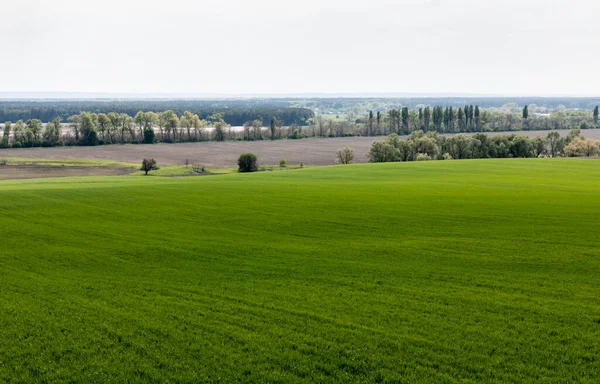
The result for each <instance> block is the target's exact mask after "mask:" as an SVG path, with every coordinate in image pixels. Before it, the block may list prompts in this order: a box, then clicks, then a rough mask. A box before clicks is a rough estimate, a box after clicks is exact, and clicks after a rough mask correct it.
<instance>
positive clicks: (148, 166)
mask: <svg viewBox="0 0 600 384" xmlns="http://www.w3.org/2000/svg"><path fill="white" fill-rule="evenodd" d="M158 169H159V168H158V165H157V164H156V160H154V159H144V160H142V167H141V168H140V171H144V172H145V173H144V174H145V175H147V174H148V172H150V171H156V170H158Z"/></svg>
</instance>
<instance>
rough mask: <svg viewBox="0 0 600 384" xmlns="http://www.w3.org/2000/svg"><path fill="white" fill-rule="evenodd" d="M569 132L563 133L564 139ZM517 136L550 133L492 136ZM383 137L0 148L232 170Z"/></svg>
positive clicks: (310, 157) (321, 158)
mask: <svg viewBox="0 0 600 384" xmlns="http://www.w3.org/2000/svg"><path fill="white" fill-rule="evenodd" d="M567 132H568V131H562V132H561V134H562V135H563V136H565V135H566V134H567ZM509 133H515V134H520V135H523V136H530V137H531V136H546V135H547V134H548V131H519V132H494V133H489V135H490V136H496V135H503V134H509ZM583 134H584V136H585V137H588V138H595V139H600V129H590V130H585V131H583ZM383 139H384V137H383V136H380V137H348V138H326V139H303V140H276V141H268V140H265V141H254V142H243V141H227V142H201V143H181V144H153V145H131V144H126V145H106V146H97V147H55V148H19V149H15V148H10V149H0V158H3V157H6V158H9V157H21V158H40V159H44V158H45V159H52V158H54V159H82V160H112V161H119V162H131V163H139V162H141V160H142V159H143V158H147V157H151V158H154V159H156V161H157V162H158V164H163V165H183V164H185V162H186V160H188V161H189V163H190V164H202V165H204V166H206V167H214V168H229V167H235V166H237V158H238V156H239V155H240V154H241V153H243V152H253V153H255V154H256V155H257V156H258V158H259V162H260V163H261V164H278V163H279V160H280V159H281V158H285V159H286V160H287V162H288V164H298V163H299V162H301V161H302V162H304V164H307V165H330V164H335V158H336V155H335V152H336V150H338V149H340V148H344V147H346V146H348V147H351V148H353V149H354V152H355V159H354V161H355V162H358V163H362V162H366V161H367V156H366V155H367V152H368V150H369V147H370V145H371V143H372V142H373V141H374V140H383Z"/></svg>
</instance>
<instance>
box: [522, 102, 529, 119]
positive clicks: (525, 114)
mask: <svg viewBox="0 0 600 384" xmlns="http://www.w3.org/2000/svg"><path fill="white" fill-rule="evenodd" d="M528 118H529V107H528V106H527V105H526V106H524V107H523V120H527V119H528Z"/></svg>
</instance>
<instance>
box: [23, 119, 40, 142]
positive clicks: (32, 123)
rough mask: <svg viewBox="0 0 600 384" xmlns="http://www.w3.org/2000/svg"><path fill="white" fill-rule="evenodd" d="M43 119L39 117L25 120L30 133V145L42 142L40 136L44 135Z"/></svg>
mask: <svg viewBox="0 0 600 384" xmlns="http://www.w3.org/2000/svg"><path fill="white" fill-rule="evenodd" d="M42 127H43V124H42V121H41V120H39V119H31V120H27V121H26V122H25V129H26V131H27V132H26V133H27V134H28V135H29V139H28V145H29V146H32V147H33V146H36V145H39V143H40V138H41V136H42Z"/></svg>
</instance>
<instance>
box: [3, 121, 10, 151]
mask: <svg viewBox="0 0 600 384" xmlns="http://www.w3.org/2000/svg"><path fill="white" fill-rule="evenodd" d="M11 130H12V123H11V122H10V121H7V122H6V123H4V132H3V135H2V147H4V148H8V147H9V146H10V131H11Z"/></svg>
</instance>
